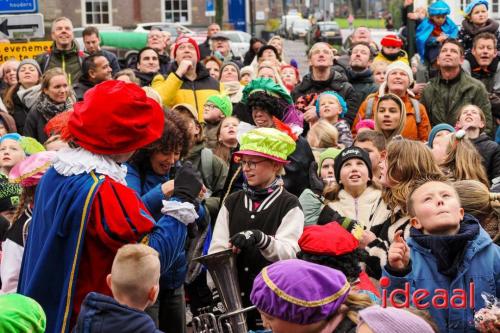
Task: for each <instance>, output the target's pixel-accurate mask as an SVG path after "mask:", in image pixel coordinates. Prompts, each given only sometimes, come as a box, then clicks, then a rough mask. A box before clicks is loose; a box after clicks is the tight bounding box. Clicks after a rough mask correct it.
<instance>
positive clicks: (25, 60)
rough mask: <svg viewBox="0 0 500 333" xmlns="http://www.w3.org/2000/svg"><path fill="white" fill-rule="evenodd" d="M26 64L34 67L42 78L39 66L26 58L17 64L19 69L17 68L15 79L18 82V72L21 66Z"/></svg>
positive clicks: (34, 61) (33, 60)
mask: <svg viewBox="0 0 500 333" xmlns="http://www.w3.org/2000/svg"><path fill="white" fill-rule="evenodd" d="M26 64H29V65H33V66H35V68H36V70H37V71H38V75H40V76H42V70H41V69H40V65H39V64H38V62H36V60H35V59H31V58H27V59H24V60H23V61H21V62H20V63H19V67H17V79H18V80H19V70H20V69H21V66H22V65H26Z"/></svg>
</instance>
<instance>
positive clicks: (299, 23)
mask: <svg viewBox="0 0 500 333" xmlns="http://www.w3.org/2000/svg"><path fill="white" fill-rule="evenodd" d="M310 28H311V22H309V20H306V19H300V20H296V21H294V22H293V23H292V25H291V26H290V30H289V31H288V38H289V39H292V40H294V39H297V38H305V37H306V34H307V32H308V31H309V29H310Z"/></svg>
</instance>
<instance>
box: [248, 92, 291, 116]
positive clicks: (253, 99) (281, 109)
mask: <svg viewBox="0 0 500 333" xmlns="http://www.w3.org/2000/svg"><path fill="white" fill-rule="evenodd" d="M247 107H248V111H249V112H250V113H251V112H252V109H253V108H254V107H260V108H262V109H264V110H265V111H266V112H268V113H269V114H270V115H271V116H274V117H276V118H278V119H279V120H282V119H283V115H284V114H285V110H286V109H288V107H290V104H288V103H287V102H286V101H285V100H284V99H282V98H279V97H274V96H271V95H269V94H268V93H266V92H264V91H258V92H255V93H253V94H251V95H250V96H248V102H247Z"/></svg>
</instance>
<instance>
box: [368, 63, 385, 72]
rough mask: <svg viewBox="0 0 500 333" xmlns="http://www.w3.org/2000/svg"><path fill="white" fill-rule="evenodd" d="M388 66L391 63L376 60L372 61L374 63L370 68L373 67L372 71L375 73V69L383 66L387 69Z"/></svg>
mask: <svg viewBox="0 0 500 333" xmlns="http://www.w3.org/2000/svg"><path fill="white" fill-rule="evenodd" d="M387 66H389V64H388V63H387V62H385V61H382V60H376V61H374V62H372V64H371V65H370V69H371V71H372V73H375V71H377V70H378V69H380V68H383V69H384V70H385V69H386V68H387Z"/></svg>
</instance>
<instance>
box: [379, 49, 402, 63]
mask: <svg viewBox="0 0 500 333" xmlns="http://www.w3.org/2000/svg"><path fill="white" fill-rule="evenodd" d="M381 52H382V55H383V56H384V57H385V58H386V59H387V60H390V61H396V60H397V59H398V58H399V57H401V56H403V55H404V54H403V52H401V51H399V52H398V53H394V54H387V53H385V52H384V49H382V51H381Z"/></svg>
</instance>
